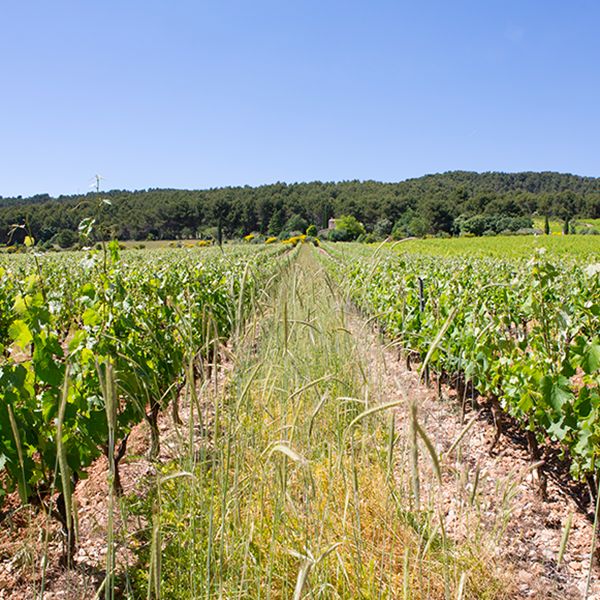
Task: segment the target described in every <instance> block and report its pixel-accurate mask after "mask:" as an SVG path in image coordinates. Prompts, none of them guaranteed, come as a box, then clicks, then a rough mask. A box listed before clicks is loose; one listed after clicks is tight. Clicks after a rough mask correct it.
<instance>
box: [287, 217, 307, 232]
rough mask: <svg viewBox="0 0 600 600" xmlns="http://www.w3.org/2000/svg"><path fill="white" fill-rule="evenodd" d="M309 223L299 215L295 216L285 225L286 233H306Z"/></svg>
mask: <svg viewBox="0 0 600 600" xmlns="http://www.w3.org/2000/svg"><path fill="white" fill-rule="evenodd" d="M307 227H308V223H307V221H306V219H305V218H304V217H302V216H300V215H298V214H293V215H292V216H291V217H290V218H289V219H288V220H287V221H286V223H285V226H284V229H285V230H286V231H294V232H298V231H299V232H300V233H304V232H305V231H306V228H307Z"/></svg>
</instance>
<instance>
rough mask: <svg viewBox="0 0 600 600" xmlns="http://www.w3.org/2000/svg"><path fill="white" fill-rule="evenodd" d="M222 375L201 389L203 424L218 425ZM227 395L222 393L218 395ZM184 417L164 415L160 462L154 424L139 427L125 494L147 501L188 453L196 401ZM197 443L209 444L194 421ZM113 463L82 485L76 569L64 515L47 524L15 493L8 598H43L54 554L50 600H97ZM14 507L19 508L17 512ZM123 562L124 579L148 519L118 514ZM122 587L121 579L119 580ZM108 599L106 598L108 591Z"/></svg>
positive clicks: (226, 366) (2, 521)
mask: <svg viewBox="0 0 600 600" xmlns="http://www.w3.org/2000/svg"><path fill="white" fill-rule="evenodd" d="M232 367H233V364H232V362H231V361H230V360H228V359H227V358H224V359H223V360H222V362H221V365H220V367H219V369H218V371H217V389H218V390H221V389H222V386H223V385H225V381H226V380H227V378H228V374H229V372H230V371H231V369H232ZM214 386H215V384H214V378H213V380H212V382H210V385H206V386H205V387H204V388H202V387H200V386H199V387H198V389H197V393H198V395H199V397H200V403H201V406H202V410H203V413H204V414H203V423H204V426H205V428H208V429H210V427H211V424H212V420H213V414H214V411H213V409H212V403H211V398H212V394H213V393H215V392H214V391H213V390H214ZM216 393H220V392H218V391H217V392H216ZM183 400H184V399H183V398H182V403H181V407H180V412H179V416H180V419H181V421H182V423H181V424H180V425H177V426H176V425H175V424H174V421H173V418H172V413H171V411H170V410H169V411H168V412H165V413H160V414H159V419H158V426H159V430H160V440H161V449H160V454H159V457H158V459H157V460H150V459H149V458H148V455H147V452H148V450H149V447H150V436H149V428H148V426H147V425H146V423H140V424H138V425H136V426H135V427H134V428H133V430H132V432H131V434H130V436H129V441H128V444H127V454H126V456H125V458H124V459H123V461H122V463H121V467H120V473H121V482H122V485H123V491H124V497H128V496H132V495H134V496H137V497H138V498H143V497H144V496H145V495H146V494H147V492H148V490H149V488H150V487H151V486H152V485H153V482H154V477H155V476H156V474H157V472H158V470H159V467H160V465H161V464H166V463H168V462H169V461H172V460H174V459H176V458H178V457H179V456H181V455H182V452H184V449H183V447H182V444H186V447H187V443H188V442H187V440H188V439H189V430H188V423H189V417H190V409H189V405H188V404H187V403H186V402H184V401H183ZM194 421H195V424H194V444H195V446H198V445H199V444H202V443H205V442H206V436H205V435H203V434H202V432H201V431H200V428H199V426H198V425H197V423H196V419H195V420H194ZM107 474H108V463H107V460H106V458H105V457H101V458H99V459H98V460H96V461H95V462H94V464H93V465H92V466H91V467H90V468H89V470H88V476H87V478H86V479H83V480H81V481H79V482H78V484H77V487H76V490H75V495H74V497H75V502H76V504H77V507H78V533H79V543H78V545H77V551H76V554H75V558H74V563H75V566H74V568H72V569H65V568H64V567H62V566H61V565H60V557H61V552H62V544H63V541H62V540H63V534H62V533H61V527H60V525H59V524H58V523H57V522H56V520H53V519H51V520H49V521H47V519H46V517H45V516H44V515H43V514H41V512H40V511H39V510H36V509H34V508H32V507H27V508H24V509H18V506H19V500H18V498H17V497H16V496H15V495H12V497H10V498H9V500H8V503H7V505H8V506H7V507H5V510H4V511H3V513H2V515H0V532H1V533H2V535H1V537H0V600H8V599H10V600H33V599H34V598H36V599H37V598H40V590H41V583H42V564H43V560H44V555H46V559H45V560H46V564H47V571H46V582H45V585H44V594H43V600H58V599H60V600H82V599H88V598H89V599H90V600H91V599H93V598H94V597H96V594H97V591H98V589H99V588H100V586H101V585H102V582H103V580H104V577H105V566H106V563H105V561H106V552H107V542H106V539H107V537H106V536H107V527H108V516H109V505H108V496H109V494H108V484H107ZM11 508H12V509H13V510H11ZM114 518H115V525H114V527H115V539H116V540H117V541H116V565H117V569H116V570H117V576H118V580H119V581H121V582H122V580H123V577H122V575H123V573H124V571H125V570H126V569H127V568H130V567H132V566H134V565H135V564H136V561H137V556H136V554H137V552H138V551H139V549H140V542H139V534H140V533H141V532H143V531H144V530H145V529H146V528H147V527H148V523H146V522H144V520H142V519H140V518H139V517H136V516H134V515H132V514H127V516H126V518H125V520H123V519H122V518H121V516H120V515H119V514H118V511H116V514H115V517H114ZM46 531H48V532H49V536H48V541H49V543H48V548H47V551H46V552H45V551H44V547H45V543H44V537H45V532H46ZM118 585H121V584H118ZM123 591H124V590H123V589H122V588H121V587H117V588H116V589H115V597H117V598H119V597H121V596H122V594H123ZM100 597H104V593H103V592H102V594H101V596H100Z"/></svg>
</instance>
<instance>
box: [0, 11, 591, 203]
mask: <svg viewBox="0 0 600 600" xmlns="http://www.w3.org/2000/svg"><path fill="white" fill-rule="evenodd" d="M0 8H1V19H0V77H1V79H0V81H1V82H2V91H1V94H0V140H1V143H0V195H2V196H10V195H18V194H22V195H30V194H34V193H43V192H47V193H50V194H52V195H57V194H60V193H76V192H86V191H88V189H89V185H90V183H91V180H92V177H93V175H94V174H95V173H100V174H101V175H103V176H104V177H105V180H104V181H103V187H104V188H105V189H114V188H127V189H142V188H148V187H178V188H206V187H212V186H221V185H244V184H249V185H257V184H261V183H269V182H274V181H287V182H294V181H311V180H316V179H320V180H328V181H330V180H343V179H376V180H382V181H398V180H401V179H405V178H407V177H418V176H420V175H423V174H425V173H433V172H440V171H447V170H452V169H466V170H476V171H487V170H501V171H520V170H556V171H561V172H573V173H577V174H581V175H594V176H597V175H599V174H600V173H599V170H600V169H599V163H600V152H599V151H598V148H599V146H600V35H599V33H598V24H599V23H600V2H597V1H595V0H573V1H570V2H565V1H562V0H561V1H558V0H556V1H555V0H538V1H527V0H520V1H512V0H508V1H507V0H502V1H496V0H489V1H487V0H478V1H470V2H468V1H461V0H452V1H450V0H446V1H440V2H428V1H416V0H413V1H411V2H404V1H383V0H363V1H361V2H355V1H352V0H345V1H332V0H331V1H330V0H319V1H312V0H310V1H286V0H279V1H267V0H248V1H237V2H230V1H227V0H220V1H216V0H215V1H214V2H208V1H199V0H198V1H183V0H163V1H157V0H120V1H113V0H97V1H95V2H92V1H87V0H79V1H71V2H67V1H62V0H53V1H52V2H48V1H47V0H44V1H29V0H21V1H19V2H9V1H8V0H0Z"/></svg>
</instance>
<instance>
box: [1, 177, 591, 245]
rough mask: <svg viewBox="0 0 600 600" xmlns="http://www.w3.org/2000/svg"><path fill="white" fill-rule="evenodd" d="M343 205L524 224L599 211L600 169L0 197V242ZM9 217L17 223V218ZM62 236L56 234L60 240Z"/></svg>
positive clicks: (176, 228) (428, 218)
mask: <svg viewBox="0 0 600 600" xmlns="http://www.w3.org/2000/svg"><path fill="white" fill-rule="evenodd" d="M341 215H351V216H353V217H355V218H356V219H357V220H358V221H359V222H361V223H362V224H363V225H364V228H365V231H366V233H367V234H371V235H374V236H385V235H390V234H391V233H392V232H395V234H396V235H397V236H410V235H425V234H433V235H436V234H439V235H455V234H458V233H460V232H463V233H464V232H467V233H472V234H474V235H481V234H483V233H487V232H496V233H498V232H501V231H504V230H506V229H508V230H511V228H512V230H515V229H521V228H523V227H525V228H526V227H527V226H530V225H531V216H533V215H540V216H547V217H551V218H559V219H562V220H566V221H569V220H572V219H573V218H575V217H581V218H584V217H585V218H600V179H599V178H594V177H580V176H577V175H570V174H560V173H554V172H542V173H534V172H525V173H495V172H492V173H473V172H467V171H452V172H448V173H442V174H436V175H426V176H424V177H419V178H416V179H408V180H406V181H402V182H399V183H381V182H377V181H343V182H337V183H334V182H319V181H315V182H310V183H291V184H286V183H274V184H270V185H263V186H258V187H250V186H243V187H223V188H213V189H208V190H176V189H148V190H138V191H125V190H111V191H106V192H102V191H101V192H99V193H96V192H93V193H88V194H85V195H73V196H60V197H57V198H52V197H50V196H49V195H47V194H38V195H37V196H32V197H29V198H21V197H13V198H1V197H0V243H2V244H11V243H19V242H21V241H22V240H23V238H24V236H25V235H27V234H28V233H30V234H31V235H32V236H33V237H35V238H36V239H37V240H38V241H40V242H46V243H60V245H64V246H68V245H71V244H72V243H75V242H76V241H77V240H78V228H79V227H80V224H81V223H82V221H83V222H85V220H88V221H87V222H89V220H91V219H94V235H95V236H96V237H97V238H105V239H108V238H115V239H120V240H147V239H183V238H197V237H214V238H235V237H242V236H244V235H246V234H249V233H251V232H256V233H261V234H264V235H275V236H278V235H281V234H285V233H288V232H294V231H305V230H306V228H307V227H308V226H310V225H315V227H316V229H317V230H321V229H325V228H327V224H328V221H329V219H330V218H332V217H339V216H341ZM15 225H25V226H26V227H25V228H16V229H15V227H14V226H15ZM61 242H62V243H61Z"/></svg>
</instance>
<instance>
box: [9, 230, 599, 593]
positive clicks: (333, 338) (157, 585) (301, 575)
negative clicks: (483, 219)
mask: <svg viewBox="0 0 600 600" xmlns="http://www.w3.org/2000/svg"><path fill="white" fill-rule="evenodd" d="M514 239H516V238H514ZM514 239H513V238H498V240H493V241H488V240H469V239H464V240H463V239H459V240H423V241H414V242H411V241H408V242H406V243H403V242H401V243H396V244H381V245H377V246H366V245H360V244H341V243H340V244H331V243H330V244H325V245H324V246H323V247H319V246H313V245H312V244H309V243H304V239H303V238H300V237H299V238H294V243H293V244H292V243H288V244H277V243H274V244H269V245H252V244H244V245H241V244H240V245H226V246H225V247H224V248H223V249H222V250H221V249H220V248H200V247H192V248H162V249H153V250H134V249H123V248H120V247H119V245H118V244H117V243H116V242H111V243H110V244H106V245H102V246H101V247H99V249H95V250H89V251H83V252H66V253H62V254H54V255H50V254H43V253H38V252H37V250H36V248H35V242H34V240H33V239H31V238H26V239H25V243H26V246H27V251H26V252H24V253H23V254H15V255H12V256H10V255H2V256H0V468H1V476H0V496H1V500H2V502H3V506H2V507H0V511H1V512H0V527H3V528H5V529H6V531H10V532H11V535H13V534H14V532H15V530H18V529H19V527H21V528H23V527H25V525H23V523H24V521H23V520H22V519H21V520H19V518H18V515H19V514H20V513H21V512H23V511H25V510H26V511H28V514H30V515H34V517H32V518H31V519H30V525H29V527H32V525H31V523H32V522H33V523H35V524H36V525H35V527H38V526H39V524H40V523H43V524H44V527H41V529H40V531H38V532H37V533H36V534H35V535H34V537H35V538H36V542H35V544H34V545H35V550H31V549H30V554H31V556H32V558H31V560H29V562H27V561H26V562H27V564H25V565H21V567H18V568H17V567H14V566H11V569H12V571H10V573H13V571H15V570H16V571H18V570H19V568H20V569H21V571H20V575H19V574H18V573H17V575H14V574H12V575H10V573H9V570H5V571H4V572H3V571H2V565H3V564H9V563H10V564H11V565H13V561H12V559H13V556H11V554H13V555H14V554H15V553H16V548H17V546H18V542H11V543H12V544H13V546H12V547H11V549H9V550H8V551H6V550H5V549H4V550H1V551H0V598H4V597H6V598H8V597H31V598H54V597H69V598H79V597H87V595H86V594H88V592H85V593H84V592H83V591H82V589H83V588H82V587H81V585H82V584H81V577H84V576H83V575H78V577H79V579H77V578H75V579H74V580H71V579H69V578H68V576H67V575H65V574H69V573H73V572H78V571H77V569H80V571H81V568H82V567H81V560H80V558H79V556H80V554H79V550H80V548H81V547H82V546H83V544H84V542H85V540H84V539H83V538H84V535H83V533H82V532H81V531H80V528H79V519H80V516H79V513H80V509H79V506H78V502H77V500H76V495H77V493H78V492H80V489H81V486H82V482H84V481H85V480H86V479H87V478H88V477H89V476H90V473H92V472H94V473H95V472H96V470H97V466H98V464H104V463H100V461H105V462H106V468H105V472H104V475H105V480H106V486H107V487H106V490H107V494H106V498H105V504H106V511H107V514H108V515H109V518H108V524H107V525H106V528H105V530H103V532H102V535H103V536H104V539H105V550H104V552H103V558H102V559H101V560H99V561H96V563H95V564H94V569H95V571H94V574H93V575H89V574H88V575H85V577H87V578H88V579H89V580H90V581H91V583H89V582H88V583H89V585H90V586H91V589H93V590H95V592H94V593H95V594H96V597H98V598H100V597H105V598H118V597H124V598H160V597H163V598H200V597H203V598H204V597H206V598H208V597H222V598H262V597H265V598H293V599H294V600H297V599H298V600H299V599H300V598H356V597H364V598H400V597H401V598H509V597H511V598H512V597H582V596H585V597H590V598H591V597H594V596H592V595H591V594H592V593H597V592H598V591H600V587H599V585H600V584H599V579H598V572H597V571H598V568H597V565H596V564H595V560H596V559H594V558H593V557H594V556H595V538H596V535H597V532H596V524H597V521H598V505H597V504H595V502H596V501H597V500H598V499H599V494H598V486H599V485H600V477H598V462H599V460H600V250H599V248H598V245H597V244H595V243H594V241H593V239H592V236H587V237H586V238H585V239H584V238H583V236H581V237H580V236H570V239H568V240H562V239H549V240H546V241H544V243H539V242H537V241H534V242H533V243H532V242H531V239H532V238H528V241H527V242H522V241H521V240H518V241H516V242H515V241H514ZM400 373H401V374H402V376H400V375H399V374H400ZM411 377H413V379H410V378H411ZM415 377H416V379H414V378H415ZM402 378H404V379H402ZM409 379H410V381H412V383H411V385H412V386H414V387H413V388H411V389H406V386H404V387H403V386H401V385H399V384H398V381H399V380H402V381H409ZM411 390H412V391H411ZM416 390H419V391H418V393H422V394H427V393H429V392H428V390H432V392H433V394H434V395H435V396H436V397H437V398H436V400H435V402H436V403H437V404H438V405H440V406H442V407H445V408H443V410H446V411H447V413H446V417H444V418H447V419H448V420H447V427H446V426H445V425H442V426H441V429H442V430H443V429H444V428H446V429H447V431H446V432H444V431H441V432H440V436H441V437H439V438H438V437H437V436H433V435H432V433H431V431H432V430H436V427H438V428H439V427H440V424H438V425H437V426H434V425H433V424H432V423H429V422H428V424H427V425H426V424H425V413H426V409H425V406H424V405H419V403H418V402H416V401H415V399H414V398H413V395H414V396H415V397H416V396H417V395H418V393H417V391H416ZM411 394H412V395H411ZM449 396H452V398H453V400H451V401H449V400H448V397H449ZM432 406H433V405H432ZM435 410H437V409H435ZM486 410H489V414H490V415H492V416H493V425H491V426H490V428H489V431H490V434H489V436H488V437H487V438H486V440H485V455H486V458H485V459H484V458H482V459H481V460H482V461H485V460H488V458H487V457H488V455H491V454H493V453H494V452H498V450H499V449H500V448H504V449H503V450H502V452H504V453H506V452H507V450H506V448H508V447H509V445H510V444H511V441H510V440H509V439H508V438H509V435H508V432H509V431H513V430H517V431H519V432H521V433H522V436H524V438H525V439H526V441H527V453H528V456H527V461H528V463H527V464H526V466H525V467H524V473H525V475H523V478H522V481H528V482H529V483H528V484H527V485H529V488H530V491H531V493H532V494H533V495H534V496H536V497H538V498H539V502H541V503H542V504H541V506H542V507H543V506H544V505H546V506H547V505H548V504H549V502H550V500H552V498H553V497H554V496H556V494H557V492H556V485H555V484H552V483H551V482H549V479H550V475H551V473H550V468H549V467H548V466H547V465H546V464H545V459H544V456H545V454H544V452H545V451H546V449H548V448H550V449H551V450H552V452H553V453H554V455H555V456H556V460H557V461H558V462H560V463H561V465H566V467H565V468H566V469H567V470H568V472H569V474H570V480H571V481H572V482H573V484H574V485H577V484H578V482H580V483H581V485H582V486H583V487H585V488H586V489H587V490H589V495H590V497H591V499H590V503H589V506H588V510H587V513H588V514H586V511H585V510H581V507H579V508H577V509H575V508H573V511H572V513H571V514H570V516H568V515H562V516H561V519H563V520H562V521H561V522H559V524H558V526H557V531H556V534H555V535H556V536H558V541H557V542H556V547H552V548H549V549H548V548H540V552H541V551H542V550H543V551H544V552H546V553H547V552H550V554H551V556H550V559H547V560H550V562H551V565H552V566H551V568H550V567H548V566H547V564H546V563H544V564H546V570H547V571H548V572H550V571H551V573H552V575H548V577H547V579H548V582H549V583H548V586H551V585H554V586H556V588H555V589H554V588H553V589H550V587H548V588H544V589H543V590H542V589H541V588H540V589H537V590H536V589H534V587H535V586H534V585H533V584H531V585H532V586H533V587H532V588H531V589H532V590H533V592H532V593H530V594H527V593H523V595H519V594H521V593H522V592H523V590H519V589H516V588H513V587H511V585H513V583H514V582H513V581H512V580H513V579H514V578H513V577H512V575H511V574H510V573H511V568H513V567H514V565H511V564H510V560H509V559H508V558H507V557H506V556H503V553H502V551H501V548H502V547H503V546H502V544H503V543H504V541H503V540H504V539H505V537H506V531H507V527H508V525H507V523H508V521H509V516H508V515H509V514H510V513H511V511H512V512H514V510H515V507H516V506H517V505H518V503H519V502H520V501H521V500H520V497H519V495H518V492H517V490H516V488H515V489H513V487H511V485H512V481H511V480H514V479H516V476H514V474H512V475H511V474H508V477H507V480H506V482H505V484H501V483H500V482H499V480H494V477H492V476H490V477H488V480H489V481H490V486H489V489H488V488H486V487H485V485H484V483H483V479H484V475H481V478H482V483H481V484H480V483H479V477H480V471H481V472H485V468H480V466H479V465H478V466H477V468H476V470H475V471H473V472H474V473H476V475H473V473H472V472H471V471H472V470H473V465H470V466H469V464H468V463H467V462H464V465H463V466H461V469H463V468H464V472H465V473H466V474H465V475H464V477H463V476H460V477H459V475H457V473H458V472H459V470H460V469H459V468H458V467H457V466H456V465H457V464H458V463H459V462H460V461H467V459H468V454H469V452H468V450H469V448H470V446H469V444H475V442H474V441H473V440H475V439H476V436H477V435H478V434H477V433H476V431H477V429H478V428H482V429H481V431H487V430H486V429H485V427H486V424H485V423H484V422H483V421H484V420H485V418H484V417H480V416H478V415H482V414H484V413H485V411H486ZM451 421H452V422H455V425H451V424H450V423H451ZM165 430H168V431H170V432H172V435H171V437H172V438H173V439H175V440H176V442H174V443H173V447H175V448H176V451H175V454H170V455H169V458H168V459H165V458H164V454H161V445H163V444H164V443H165V439H164V432H165ZM140 432H141V433H140ZM482 435H483V434H482ZM140 436H141V437H142V438H143V439H144V440H146V441H145V442H144V443H143V444H142V445H143V448H144V458H143V460H145V461H148V463H149V464H151V465H152V473H151V474H150V475H148V476H147V477H146V478H145V479H144V480H143V481H142V480H140V481H131V480H130V479H128V480H127V481H126V482H125V483H124V481H123V479H124V475H123V466H124V465H127V464H134V463H135V462H136V461H141V460H142V458H141V457H140V456H138V454H140V453H138V452H137V450H136V452H132V451H131V448H130V447H129V446H128V444H130V440H131V439H138V438H140ZM444 436H446V437H444ZM169 443H171V442H169ZM482 447H483V446H482ZM502 452H501V454H502ZM453 461H455V463H456V465H455V466H452V464H453ZM461 464H462V463H461ZM483 464H484V465H485V464H487V463H483ZM469 469H471V471H470V470H469ZM490 469H492V467H490ZM529 475H531V477H530V481H529V479H527V477H529ZM127 477H130V476H129V475H127V476H125V478H127ZM521 483H522V482H521V480H519V485H521ZM494 485H495V487H494ZM502 485H506V486H507V487H505V488H503V487H502ZM523 485H525V484H524V483H523ZM552 485H554V487H552ZM449 488H452V490H453V491H452V493H451V494H449V495H448V494H446V492H442V490H447V489H449ZM490 489H493V490H494V491H493V492H490V491H489V490H490ZM486 490H487V491H486ZM499 490H504V491H502V492H500V491H499ZM507 490H510V491H507ZM522 493H524V492H522ZM492 494H495V495H494V500H493V501H492V500H490V498H491V495H492ZM498 495H499V496H501V501H498V500H497V498H496V496H498ZM532 497H533V496H532ZM561 497H562V496H561ZM448 498H450V499H448ZM443 502H448V503H451V504H452V506H453V507H454V508H452V511H453V512H452V513H451V512H450V511H449V509H448V506H447V505H445V504H443ZM511 502H512V504H511ZM561 502H563V504H561V506H571V504H566V502H567V501H566V500H564V499H562V500H561ZM572 506H575V505H574V504H573V505H572ZM456 507H458V508H456ZM543 510H545V509H543V508H542V509H540V511H541V512H543ZM569 510H571V509H569ZM577 511H578V512H577ZM450 514H453V517H452V519H451V518H450ZM574 514H577V516H575V517H574V516H573V515H574ZM36 516H37V517H38V518H37V520H35V517H36ZM567 516H568V518H567ZM40 518H41V519H42V520H40ZM573 519H575V521H573ZM573 522H576V523H577V524H578V525H577V527H575V526H574V525H573ZM15 523H21V525H18V524H17V525H15ZM540 527H541V525H540ZM571 529H574V530H575V529H577V531H576V532H575V533H571ZM15 535H16V534H15ZM553 535H554V534H553ZM576 536H579V537H577V539H580V538H581V539H583V538H585V539H584V541H583V543H585V544H587V545H586V546H585V548H584V549H583V550H578V549H576V548H575V546H574V543H575V542H574V541H573V540H574V539H575V538H576ZM11 539H13V538H11ZM14 539H19V538H18V535H16V537H15V538H14ZM21 539H22V538H21ZM552 539H554V538H552ZM553 543H554V542H553ZM59 547H60V549H59V550H58V549H57V548H59ZM53 549H54V550H53ZM7 552H8V554H9V555H8V556H7V555H6V553H7ZM578 553H579V554H578ZM571 554H572V555H573V556H575V555H577V556H580V555H581V554H583V555H584V556H581V557H580V558H581V559H578V560H577V562H583V561H585V568H583V567H582V571H581V573H578V574H576V575H573V574H571V575H569V574H568V573H569V572H568V569H567V567H565V566H564V562H565V561H566V560H567V558H568V557H569V556H570V555H571ZM125 556H127V557H128V558H125ZM132 556H133V558H131V557H132ZM544 556H546V555H545V554H544ZM565 557H567V558H565ZM590 557H592V558H590ZM544 560H546V558H544ZM572 562H575V559H573V561H572ZM561 563H563V566H561ZM548 564H550V563H548ZM569 568H570V567H569ZM561 569H562V570H561ZM9 575H10V576H9ZM65 577H66V579H65ZM569 577H571V579H569ZM553 578H554V579H553ZM73 581H74V582H75V583H73ZM65 582H70V583H68V585H67V584H66V583H65ZM11 586H12V587H11ZM561 586H562V587H561ZM569 586H570V587H569ZM3 587H4V588H5V589H6V590H8V592H7V593H8V594H9V595H6V596H4V595H3V591H2V589H3ZM85 589H86V590H88V589H90V588H85ZM61 590H62V592H61ZM573 590H574V591H573ZM61 593H62V594H63V595H61ZM19 594H21V596H19ZM64 594H67V595H66V596H65V595H64ZM532 594H534V596H532ZM90 597H93V594H92V595H91V596H90Z"/></svg>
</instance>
